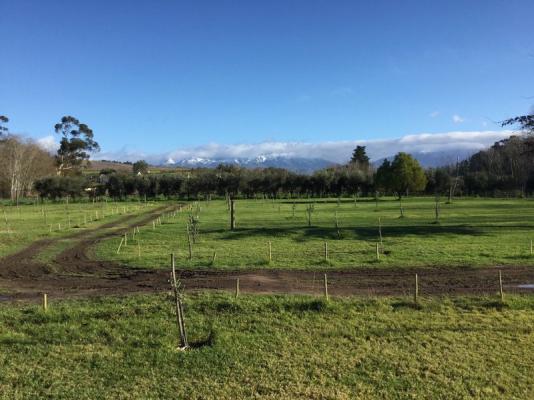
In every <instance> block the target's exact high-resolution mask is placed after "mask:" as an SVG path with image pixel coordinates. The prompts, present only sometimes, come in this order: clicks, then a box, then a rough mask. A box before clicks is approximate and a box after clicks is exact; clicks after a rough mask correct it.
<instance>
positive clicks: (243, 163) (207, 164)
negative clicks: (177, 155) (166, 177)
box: [165, 154, 335, 173]
mask: <svg viewBox="0 0 534 400" xmlns="http://www.w3.org/2000/svg"><path fill="white" fill-rule="evenodd" d="M219 164H225V165H238V166H240V167H243V168H268V167H275V168H285V169H287V170H290V171H294V172H300V173H311V172H314V171H316V170H318V169H322V168H326V167H329V166H332V165H334V164H335V163H333V162H331V161H328V160H324V159H321V158H304V157H291V156H281V155H269V154H262V155H259V156H257V157H252V158H202V157H192V158H189V159H184V160H176V161H175V160H172V159H169V160H167V162H166V163H165V165H174V166H177V167H185V168H215V167H217V166H218V165H219Z"/></svg>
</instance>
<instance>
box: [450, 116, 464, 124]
mask: <svg viewBox="0 0 534 400" xmlns="http://www.w3.org/2000/svg"><path fill="white" fill-rule="evenodd" d="M464 121H465V118H463V117H460V116H459V115H458V114H454V115H453V116H452V122H454V123H455V124H459V123H462V122H464Z"/></svg>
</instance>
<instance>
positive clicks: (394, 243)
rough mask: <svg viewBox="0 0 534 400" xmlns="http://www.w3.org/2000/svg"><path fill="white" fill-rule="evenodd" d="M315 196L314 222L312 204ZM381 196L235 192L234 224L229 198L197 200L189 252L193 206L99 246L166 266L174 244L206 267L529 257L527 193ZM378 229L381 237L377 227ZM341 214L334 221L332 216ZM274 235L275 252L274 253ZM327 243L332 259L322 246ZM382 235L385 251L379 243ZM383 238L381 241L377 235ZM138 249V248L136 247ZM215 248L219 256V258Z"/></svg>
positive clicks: (516, 261) (184, 260) (532, 222)
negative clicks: (274, 197)
mask: <svg viewBox="0 0 534 400" xmlns="http://www.w3.org/2000/svg"><path fill="white" fill-rule="evenodd" d="M309 205H313V207H314V211H313V212H312V214H311V224H310V226H308V214H307V211H306V210H307V207H308V206H309ZM402 205H403V209H404V217H402V218H401V217H400V210H399V203H398V201H396V200H394V199H392V198H390V199H385V200H381V201H379V202H378V205H376V204H375V202H374V201H372V200H364V201H362V200H360V201H357V202H355V201H354V200H353V199H342V200H341V201H340V202H338V200H337V199H320V200H316V201H314V200H311V201H309V202H308V201H303V200H301V201H296V202H293V201H290V200H278V201H270V200H238V201H237V202H236V221H237V229H236V230H235V231H230V230H229V212H228V210H227V205H226V203H225V202H224V201H220V200H219V201H212V202H209V203H207V202H201V203H195V204H194V205H193V207H192V213H193V214H195V215H196V214H198V217H199V234H198V237H197V239H196V243H194V244H193V245H192V252H193V258H192V260H189V248H188V240H187V234H186V224H187V220H188V218H189V212H187V211H184V212H182V213H179V214H177V216H176V217H173V218H167V219H164V220H163V225H161V226H156V229H155V230H153V229H152V225H149V226H147V227H145V228H144V229H142V231H141V234H140V235H139V236H137V237H136V240H139V246H138V245H137V241H132V242H131V245H130V246H129V247H127V248H123V249H121V252H120V254H117V248H118V245H119V242H120V238H119V237H116V238H112V239H110V240H108V241H106V242H103V243H101V244H100V246H99V247H98V249H97V252H96V253H97V256H98V257H100V258H102V259H114V260H118V261H121V262H123V263H126V264H129V265H131V266H134V267H136V266H138V267H144V268H160V267H168V254H169V253H170V252H175V253H176V254H177V260H178V262H179V264H180V266H183V267H191V268H198V267H210V268H223V269H224V268H232V269H233V268H248V267H261V268H296V269H298V268H310V267H321V268H324V267H332V268H354V267H358V266H367V267H373V266H376V267H382V266H386V267H387V266H394V267H403V266H442V265H447V266H490V265H531V264H532V263H533V262H534V256H531V254H530V240H531V239H534V206H533V203H532V201H530V200H522V199H509V200H503V199H462V200H455V201H454V202H453V203H452V204H447V203H445V202H444V201H441V202H440V205H439V209H440V212H439V219H437V220H436V217H435V203H434V199H432V198H410V199H406V200H403V204H402ZM379 218H380V225H381V227H380V230H381V233H382V241H380V233H379V222H378V221H379ZM336 220H337V225H336ZM269 242H271V254H272V259H271V261H269ZM325 242H327V245H328V260H325V256H324V247H325ZM377 243H378V244H379V245H380V246H379V250H380V255H379V256H380V260H377V257H376V245H377ZM380 243H381V244H380ZM139 253H141V256H139ZM214 254H215V261H213V259H214Z"/></svg>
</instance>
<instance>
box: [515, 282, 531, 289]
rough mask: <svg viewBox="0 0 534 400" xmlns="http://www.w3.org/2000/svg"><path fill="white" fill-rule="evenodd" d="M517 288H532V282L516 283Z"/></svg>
mask: <svg viewBox="0 0 534 400" xmlns="http://www.w3.org/2000/svg"><path fill="white" fill-rule="evenodd" d="M517 287H518V288H519V289H534V283H525V284H524V285H517Z"/></svg>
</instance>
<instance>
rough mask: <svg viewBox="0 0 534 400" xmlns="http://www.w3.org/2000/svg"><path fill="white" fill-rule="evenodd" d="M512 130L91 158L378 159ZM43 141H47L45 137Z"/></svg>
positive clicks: (474, 146)
mask: <svg viewBox="0 0 534 400" xmlns="http://www.w3.org/2000/svg"><path fill="white" fill-rule="evenodd" d="M513 133H514V132H513V131H468V132H466V131H457V132H446V133H433V134H431V133H420V134H414V135H406V136H403V137H401V138H397V139H380V140H351V141H325V142H319V143H306V142H277V141H267V142H261V143H254V144H217V143H209V144H205V145H202V146H197V147H193V148H184V149H177V150H173V151H169V152H165V153H159V154H149V153H146V152H142V151H136V150H131V149H128V148H126V147H124V148H122V149H120V150H118V151H111V152H101V153H98V154H96V155H95V157H94V159H101V160H103V159H105V160H117V161H136V160H139V159H145V160H147V161H148V162H150V163H153V164H162V163H164V162H166V161H167V160H169V159H172V160H174V161H180V160H191V159H196V158H204V159H236V158H254V157H258V156H262V155H278V156H287V157H302V158H321V159H324V160H328V161H331V162H334V163H344V162H346V161H347V160H349V158H350V156H351V154H352V150H353V149H354V148H355V147H356V146H357V145H361V146H366V147H367V153H368V154H369V157H370V158H371V160H379V159H381V158H384V157H389V156H391V155H394V154H396V153H398V152H399V151H404V152H408V153H435V152H453V151H460V152H463V153H466V152H475V151H478V150H481V149H484V148H487V147H489V146H491V145H492V144H493V143H495V142H497V141H499V140H502V139H505V138H507V137H509V136H510V135H512V134H513ZM44 143H48V142H47V141H46V140H45V141H44Z"/></svg>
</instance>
